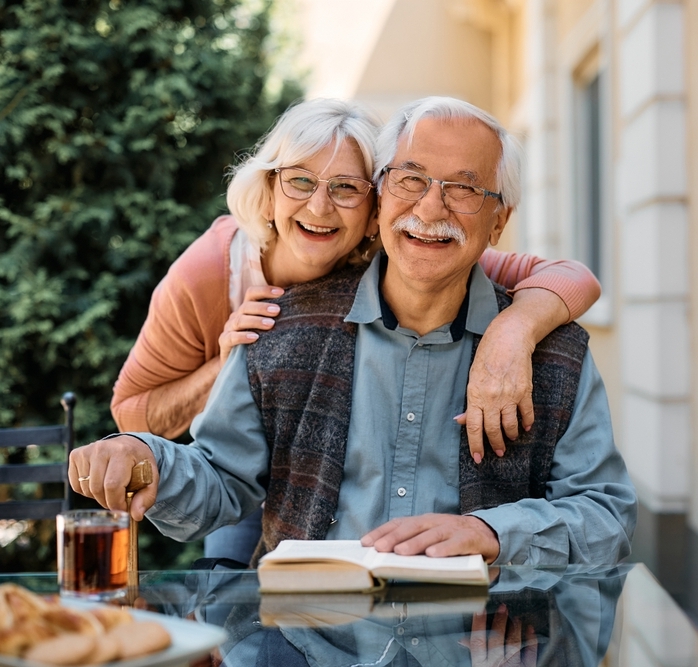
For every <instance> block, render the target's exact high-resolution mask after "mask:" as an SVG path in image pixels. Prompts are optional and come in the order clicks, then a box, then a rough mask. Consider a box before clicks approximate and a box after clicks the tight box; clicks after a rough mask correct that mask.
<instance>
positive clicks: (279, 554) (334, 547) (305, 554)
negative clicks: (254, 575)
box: [262, 540, 375, 569]
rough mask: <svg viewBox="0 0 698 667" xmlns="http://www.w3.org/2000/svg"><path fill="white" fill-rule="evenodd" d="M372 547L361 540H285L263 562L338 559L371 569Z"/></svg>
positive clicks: (373, 550) (373, 551)
mask: <svg viewBox="0 0 698 667" xmlns="http://www.w3.org/2000/svg"><path fill="white" fill-rule="evenodd" d="M372 553H375V549H373V548H372V547H362V546H361V542H360V541H359V540H283V541H281V542H280V543H279V546H277V547H276V549H274V551H272V552H270V553H268V554H266V555H265V556H264V557H263V558H262V562H265V563H268V562H291V561H320V560H338V561H343V562H346V563H355V564H356V565H361V566H363V567H365V568H366V569H370V562H369V560H370V557H371V554H372Z"/></svg>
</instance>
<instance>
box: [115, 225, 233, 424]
mask: <svg viewBox="0 0 698 667" xmlns="http://www.w3.org/2000/svg"><path fill="white" fill-rule="evenodd" d="M236 229H237V225H236V223H235V221H234V219H233V218H232V217H231V216H223V217H221V218H218V219H217V220H216V221H215V222H214V223H213V225H212V226H211V227H210V228H209V229H208V230H207V231H206V232H205V233H204V234H203V235H202V236H200V237H199V238H198V239H197V240H196V241H194V243H192V245H191V246H189V247H188V248H187V249H186V250H185V251H184V253H183V254H182V255H181V256H180V257H179V259H177V260H176V261H175V262H174V264H172V266H171V267H170V270H169V271H168V272H167V275H166V276H165V277H164V278H163V279H162V281H161V282H160V283H159V284H158V286H157V287H156V288H155V291H154V292H153V296H152V297H151V301H150V307H149V309H148V316H147V318H146V321H145V323H144V324H143V328H142V329H141V331H140V333H139V335H138V338H137V340H136V343H135V345H134V346H133V348H132V349H131V352H130V353H129V355H128V358H127V359H126V362H125V363H124V365H123V367H122V369H121V371H120V373H119V377H118V379H117V381H116V384H115V385H114V394H113V396H112V401H111V412H112V416H113V417H114V421H116V424H117V426H118V427H119V429H120V430H122V431H127V430H128V431H149V430H150V428H149V427H148V423H147V419H146V410H147V406H148V398H149V396H150V393H151V391H152V390H153V389H155V388H156V387H160V386H162V385H164V384H167V383H169V382H172V381H174V380H177V379H179V378H181V377H184V376H186V375H189V374H191V373H193V372H194V371H195V370H196V369H197V368H200V367H201V366H203V364H204V363H206V362H207V361H208V360H209V359H212V358H214V357H215V356H217V355H218V354H219V352H220V349H219V346H218V337H219V335H220V333H221V332H222V331H223V328H224V326H225V322H226V320H227V319H228V316H229V315H230V302H229V299H228V282H229V281H228V274H229V267H228V263H229V253H230V243H231V241H232V238H233V235H234V234H235V231H236Z"/></svg>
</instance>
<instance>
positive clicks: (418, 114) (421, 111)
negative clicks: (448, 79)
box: [373, 96, 522, 208]
mask: <svg viewBox="0 0 698 667" xmlns="http://www.w3.org/2000/svg"><path fill="white" fill-rule="evenodd" d="M424 118H436V119H440V120H446V121H448V120H458V119H473V120H479V121H480V122H482V123H484V124H485V125H487V127H489V128H490V129H491V130H492V131H494V133H495V134H496V135H497V137H498V139H499V142H500V144H501V147H502V155H501V157H500V159H499V164H498V165H497V190H498V191H499V193H500V194H501V195H502V204H503V205H504V206H506V207H508V208H516V207H517V206H518V204H519V202H520V201H521V159H522V151H521V145H520V144H519V142H518V141H517V140H516V138H515V137H513V136H512V135H511V134H509V133H508V132H507V131H506V130H505V129H504V127H502V125H500V123H499V121H497V119H496V118H495V117H494V116H491V115H490V114H488V113H487V112H486V111H483V110H482V109H480V108H478V107H476V106H474V105H472V104H470V103H468V102H464V101H463V100H459V99H456V98H454V97H437V96H432V97H425V98H422V99H421V100H416V101H414V102H410V103H409V104H407V105H406V106H404V107H402V109H400V110H399V111H398V112H397V113H396V114H395V115H394V116H393V117H392V118H391V119H390V120H389V121H388V122H387V123H386V125H385V126H384V127H383V129H382V130H381V132H380V134H379V135H378V142H377V148H376V167H375V171H374V174H373V180H374V181H375V182H376V183H377V184H378V187H379V190H378V191H379V192H380V188H381V185H382V183H381V182H380V181H381V180H382V179H381V172H382V171H383V168H384V167H387V166H388V165H389V164H390V163H391V162H392V161H393V158H394V157H395V154H396V153H397V147H398V143H399V141H400V139H401V138H402V137H403V136H406V137H407V142H408V145H409V144H410V143H411V142H412V139H413V137H414V133H415V130H416V128H417V123H419V121H420V120H423V119H424Z"/></svg>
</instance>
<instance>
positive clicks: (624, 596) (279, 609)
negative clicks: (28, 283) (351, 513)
mask: <svg viewBox="0 0 698 667" xmlns="http://www.w3.org/2000/svg"><path fill="white" fill-rule="evenodd" d="M9 580H11V581H16V582H17V583H21V584H23V585H25V586H27V587H29V588H31V589H32V590H35V591H37V592H51V591H55V590H56V581H55V575H30V574H27V575H21V574H18V575H0V583H2V582H4V581H9ZM140 594H141V598H140V603H141V606H142V605H145V606H147V608H149V609H151V610H154V611H158V612H161V613H165V614H170V615H176V616H180V617H189V618H193V619H196V620H198V621H201V622H206V623H214V624H216V625H220V626H223V627H224V628H225V629H226V630H227V632H228V640H227V641H226V642H225V643H224V644H222V645H221V646H220V647H219V649H218V650H217V651H216V653H215V654H214V656H213V660H212V662H213V664H214V665H218V664H224V665H230V666H241V667H242V666H244V667H248V666H250V665H255V666H258V667H267V666H268V667H271V666H272V665H273V666H275V667H276V666H279V667H295V666H296V665H302V666H303V667H305V666H306V665H311V666H312V667H319V666H323V667H325V666H331V667H350V666H352V667H359V666H369V665H370V666H375V667H382V666H384V665H393V666H395V667H398V666H399V667H415V666H418V665H419V666H423V667H426V666H432V665H438V666H446V665H466V666H467V665H473V666H486V667H495V666H496V667H504V666H505V667H519V666H520V667H532V666H534V665H536V666H537V665H549V666H557V665H574V666H581V667H592V666H593V667H595V666H597V665H603V667H637V666H638V665H642V666H643V667H645V666H647V667H655V666H656V667H660V666H662V667H663V666H666V665H671V666H672V667H684V666H685V667H689V666H694V667H695V665H696V664H698V639H697V637H698V635H697V634H696V631H695V629H694V628H693V626H692V624H691V622H690V620H689V619H688V618H687V617H686V615H685V614H683V612H681V610H680V609H679V608H678V607H677V605H676V604H675V603H674V602H673V600H672V599H671V597H670V596H669V595H668V593H667V592H666V591H665V590H664V589H662V587H661V586H660V585H659V584H658V583H657V582H656V580H655V579H654V577H652V575H651V574H650V573H649V571H648V570H647V569H646V568H645V567H644V566H642V565H620V566H616V567H607V568H595V569H590V568H586V567H569V568H566V569H560V570H554V569H532V568H526V567H504V568H501V570H499V571H496V577H495V579H494V581H493V583H492V585H491V586H490V588H489V589H477V588H469V587H458V586H427V585H422V586H419V585H412V586H410V585H393V586H389V587H387V588H386V589H384V590H383V591H380V592H377V593H376V594H375V595H356V594H345V595H332V594H325V595H286V594H285V595H260V593H259V589H258V584H257V576H256V573H255V572H254V571H235V572H233V571H212V572H200V571H199V572H194V571H192V572H146V573H141V577H140ZM1 662H2V661H0V663H1Z"/></svg>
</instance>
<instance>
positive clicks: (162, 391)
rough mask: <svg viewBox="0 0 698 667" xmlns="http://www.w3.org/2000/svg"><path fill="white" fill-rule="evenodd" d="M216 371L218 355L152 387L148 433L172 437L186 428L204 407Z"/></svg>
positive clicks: (218, 368) (215, 376)
mask: <svg viewBox="0 0 698 667" xmlns="http://www.w3.org/2000/svg"><path fill="white" fill-rule="evenodd" d="M219 372H220V358H219V357H214V358H213V359H210V360H209V361H207V362H206V363H205V364H204V365H203V366H201V367H200V368H197V369H196V370H195V371H194V372H193V373H191V374H190V375H187V376H185V377H183V378H180V379H178V380H174V381H173V382H168V383H167V384H164V385H162V386H160V387H156V388H155V389H153V390H152V391H151V392H150V396H149V398H148V406H147V408H146V418H147V420H148V428H149V430H150V432H151V433H154V434H155V435H161V436H163V437H165V438H175V437H177V436H178V435H180V434H181V433H183V432H184V431H186V430H187V429H188V428H189V426H190V424H191V422H192V420H193V419H194V417H196V415H198V414H199V413H200V412H201V411H202V410H203V409H204V406H205V405H206V401H207V400H208V395H209V394H210V393H211V387H213V383H214V382H215V381H216V378H217V377H218V373H219Z"/></svg>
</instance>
